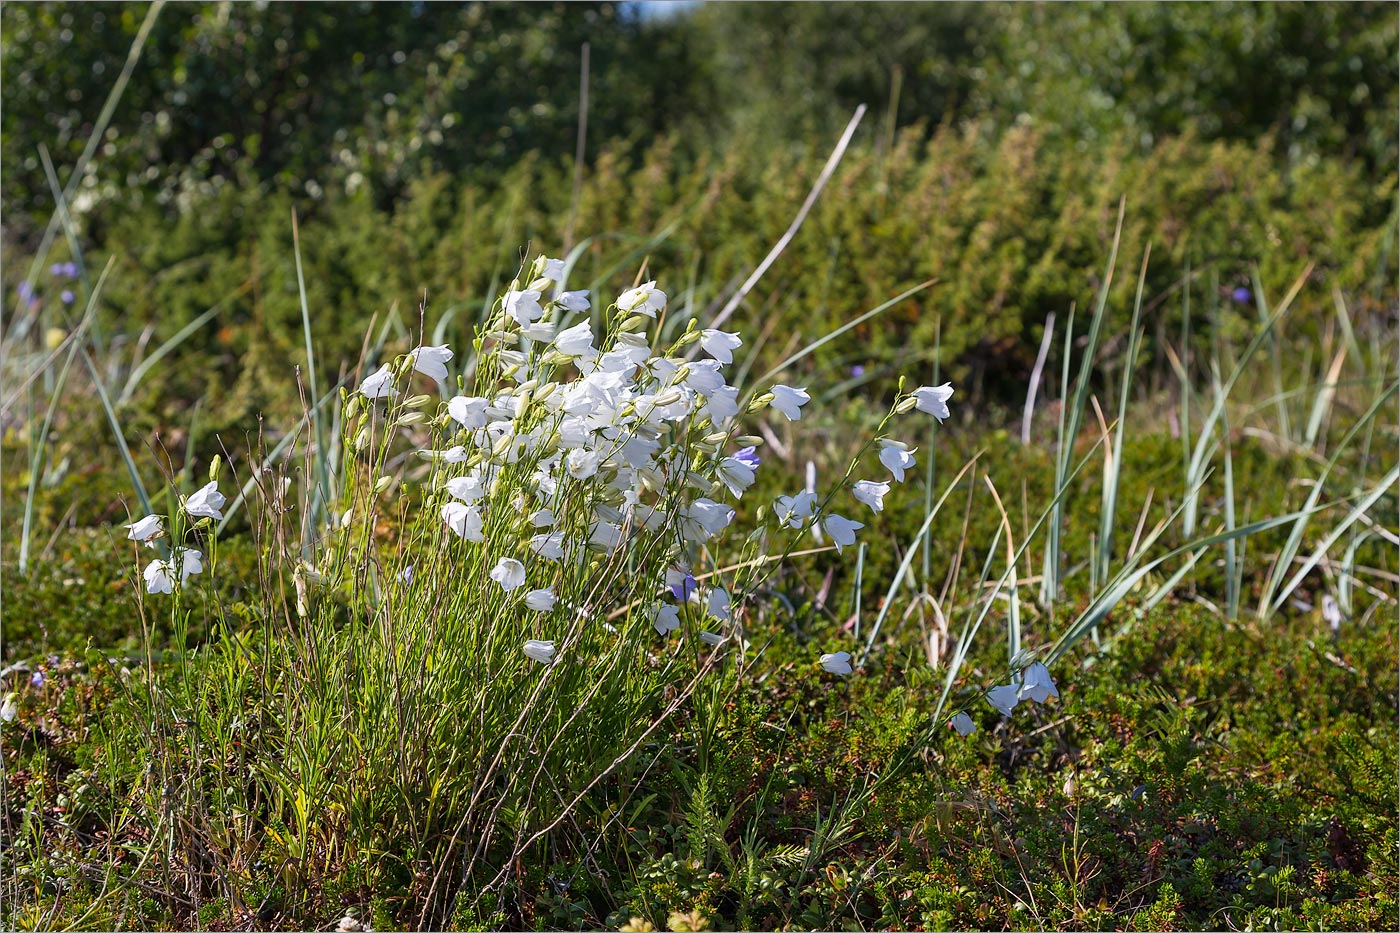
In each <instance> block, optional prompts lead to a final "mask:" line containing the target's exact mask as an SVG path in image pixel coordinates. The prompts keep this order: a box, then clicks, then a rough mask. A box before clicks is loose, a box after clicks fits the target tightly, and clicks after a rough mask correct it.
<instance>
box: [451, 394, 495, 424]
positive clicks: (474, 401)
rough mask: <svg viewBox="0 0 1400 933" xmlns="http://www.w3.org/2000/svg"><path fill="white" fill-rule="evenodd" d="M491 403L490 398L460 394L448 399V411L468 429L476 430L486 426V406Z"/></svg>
mask: <svg viewBox="0 0 1400 933" xmlns="http://www.w3.org/2000/svg"><path fill="white" fill-rule="evenodd" d="M490 404H491V401H490V399H484V398H477V397H475V396H471V395H458V396H457V397H456V398H452V399H449V400H448V402H447V413H448V415H450V416H451V417H452V420H453V421H455V422H457V423H458V424H460V425H461V426H462V427H464V428H466V429H467V430H468V431H475V430H476V429H477V428H484V427H486V422H487V417H486V408H487V406H488V405H490Z"/></svg>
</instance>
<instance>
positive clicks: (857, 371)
mask: <svg viewBox="0 0 1400 933" xmlns="http://www.w3.org/2000/svg"><path fill="white" fill-rule="evenodd" d="M864 375H865V367H864V366H862V365H861V364H859V363H857V364H856V365H854V366H852V367H851V378H852V379H859V378H860V377H861V376H864Z"/></svg>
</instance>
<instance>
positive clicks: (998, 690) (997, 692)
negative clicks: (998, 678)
mask: <svg viewBox="0 0 1400 933" xmlns="http://www.w3.org/2000/svg"><path fill="white" fill-rule="evenodd" d="M987 702H988V703H990V704H992V707H993V708H994V709H996V711H997V712H999V713H1001V714H1002V715H1003V716H1010V715H1011V711H1012V710H1013V709H1015V708H1016V704H1017V703H1018V702H1020V698H1019V697H1018V696H1017V690H1016V685H1015V684H1007V685H1005V686H1001V687H993V688H992V689H990V690H988V691H987Z"/></svg>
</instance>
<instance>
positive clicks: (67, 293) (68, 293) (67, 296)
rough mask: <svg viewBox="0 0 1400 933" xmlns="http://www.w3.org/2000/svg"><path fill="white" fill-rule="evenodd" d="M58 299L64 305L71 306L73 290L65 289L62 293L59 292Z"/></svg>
mask: <svg viewBox="0 0 1400 933" xmlns="http://www.w3.org/2000/svg"><path fill="white" fill-rule="evenodd" d="M58 297H59V300H60V301H62V302H63V303H64V304H66V305H71V304H72V303H73V290H72V289H71V288H65V289H64V290H63V291H61V292H59V295H58Z"/></svg>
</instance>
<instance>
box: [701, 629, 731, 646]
mask: <svg viewBox="0 0 1400 933" xmlns="http://www.w3.org/2000/svg"><path fill="white" fill-rule="evenodd" d="M700 640H701V641H703V642H704V643H705V644H707V645H709V646H710V647H711V648H718V647H719V646H720V645H722V644H724V642H725V637H724V636H723V635H716V634H715V633H714V632H701V633H700Z"/></svg>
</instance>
